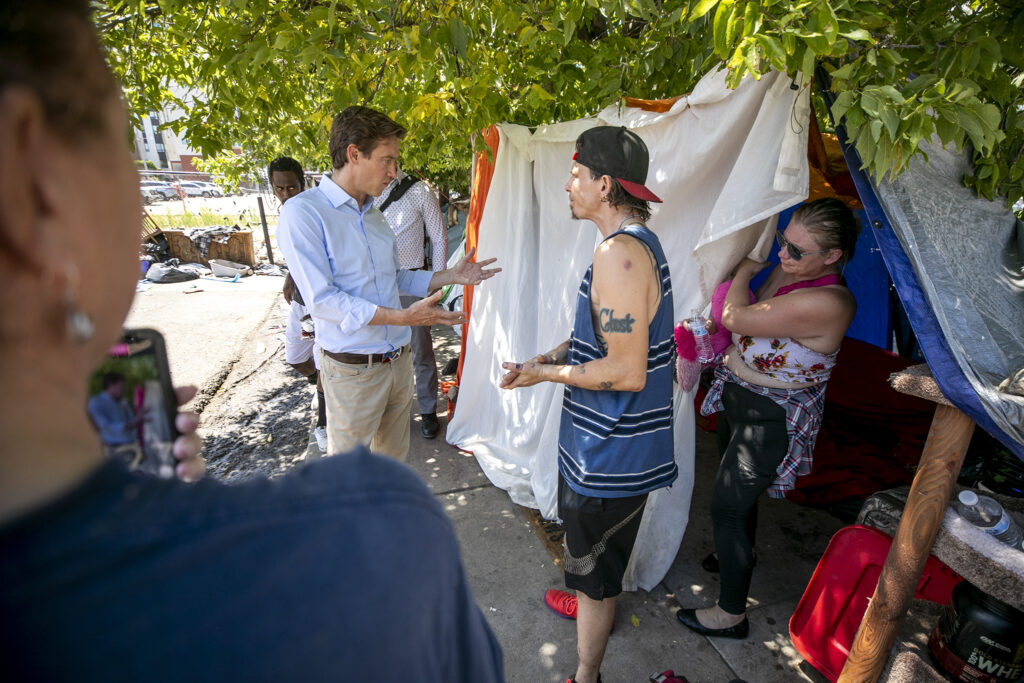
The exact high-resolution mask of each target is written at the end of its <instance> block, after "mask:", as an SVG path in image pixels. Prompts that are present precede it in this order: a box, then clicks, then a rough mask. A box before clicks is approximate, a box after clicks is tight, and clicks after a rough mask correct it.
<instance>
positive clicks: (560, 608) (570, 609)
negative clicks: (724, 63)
mask: <svg viewBox="0 0 1024 683" xmlns="http://www.w3.org/2000/svg"><path fill="white" fill-rule="evenodd" d="M544 602H545V604H547V606H548V607H549V608H550V609H551V611H552V612H554V613H555V614H557V615H558V616H560V617H564V618H566V619H575V618H576V596H575V595H573V594H572V593H566V592H565V591H560V590H555V589H554V588H552V589H550V590H547V591H544Z"/></svg>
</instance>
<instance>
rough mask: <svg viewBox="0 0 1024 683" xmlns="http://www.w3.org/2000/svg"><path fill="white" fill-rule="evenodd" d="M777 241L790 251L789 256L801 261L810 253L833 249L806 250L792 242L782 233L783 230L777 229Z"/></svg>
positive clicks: (820, 252)
mask: <svg viewBox="0 0 1024 683" xmlns="http://www.w3.org/2000/svg"><path fill="white" fill-rule="evenodd" d="M775 241H776V242H778V243H779V248H781V249H785V250H786V251H788V252H789V258H791V259H793V260H794V261H799V260H800V259H802V258H803V257H804V256H808V255H810V254H825V253H827V252H830V251H832V250H831V249H819V250H818V251H804V250H802V249H801V248H800V247H798V246H796V245H795V244H793V243H792V242H790V241H789V240H787V239H786V236H785V235H783V234H782V231H781V230H776V231H775Z"/></svg>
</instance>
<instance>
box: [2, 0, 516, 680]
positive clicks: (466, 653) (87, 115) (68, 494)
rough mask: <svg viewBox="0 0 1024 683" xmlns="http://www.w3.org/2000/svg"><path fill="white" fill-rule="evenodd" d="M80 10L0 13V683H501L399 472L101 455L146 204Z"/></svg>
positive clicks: (482, 625)
mask: <svg viewBox="0 0 1024 683" xmlns="http://www.w3.org/2000/svg"><path fill="white" fill-rule="evenodd" d="M92 4H93V3H91V2H89V0H4V1H3V2H0V376H2V377H3V395H2V397H0V435H2V438H3V445H2V446H0V642H3V646H4V654H3V656H2V657H0V680H3V681H37V680H67V681H112V680H132V681H138V680H145V681H156V680H159V681H189V680H201V681H210V680H245V681H250V680H297V681H322V680H337V679H339V678H344V679H345V680H353V681H370V680H374V681H398V680H409V679H410V677H411V678H414V679H415V680H417V681H434V682H437V683H450V682H454V683H458V682H461V681H474V682H476V681H484V682H487V683H493V682H495V681H500V680H503V675H502V661H501V649H500V648H499V647H498V644H497V641H496V640H495V639H494V636H493V634H492V633H491V631H490V629H489V627H488V626H487V623H486V622H485V621H484V618H483V615H482V614H481V613H480V610H479V608H478V607H477V606H476V603H475V601H474V600H473V597H472V594H471V593H470V590H469V586H468V583H467V581H466V578H465V572H464V570H463V567H462V563H461V560H460V558H459V550H458V542H457V540H456V538H455V533H454V529H453V527H452V524H451V521H450V520H449V519H448V517H447V516H446V515H445V513H444V510H443V509H442V508H441V506H440V504H439V503H438V502H437V500H436V498H435V497H434V495H433V494H432V493H431V492H430V491H429V490H428V489H427V488H426V486H425V485H424V484H423V482H422V481H420V480H419V478H418V477H417V476H416V475H415V473H413V472H412V471H411V470H409V469H408V468H407V467H405V466H403V465H401V464H400V463H398V462H395V461H394V460H392V459H389V458H383V457H380V456H375V455H372V454H370V453H369V452H368V451H366V449H363V448H359V449H355V450H353V451H352V452H350V453H346V454H343V455H339V456H338V457H335V458H327V459H325V460H323V461H320V462H317V463H314V464H313V465H309V466H307V467H304V468H301V469H299V470H297V471H295V472H293V473H290V474H289V476H286V477H281V478H279V479H276V480H274V481H269V480H266V479H264V478H261V477H252V478H249V479H246V480H245V481H241V482H238V483H237V484H233V485H231V486H226V485H224V484H221V483H218V482H216V481H212V480H209V479H205V480H202V481H199V482H196V483H193V484H184V483H182V482H180V481H175V480H174V479H161V478H157V477H149V476H143V475H138V474H135V473H131V472H128V471H127V470H126V469H125V468H124V466H122V465H121V464H119V463H117V462H115V461H113V460H109V459H107V458H105V457H104V455H103V451H102V448H101V446H100V441H99V439H98V437H97V435H96V433H95V432H94V431H93V429H92V426H91V425H90V423H89V420H88V419H87V417H86V410H85V407H86V398H87V393H88V392H87V378H88V376H89V373H90V372H91V371H92V370H93V368H95V367H96V365H97V364H98V363H99V362H100V360H101V359H102V358H103V357H104V355H105V352H106V351H107V349H108V348H109V347H110V345H111V344H112V343H113V342H114V341H115V340H117V339H118V337H119V332H120V327H121V324H122V322H123V321H124V318H125V315H126V314H127V312H128V307H129V304H130V302H131V298H132V294H133V291H134V289H135V287H134V285H135V280H136V278H137V277H138V272H139V269H138V260H137V252H138V247H139V234H140V233H139V231H140V223H141V207H140V197H139V185H138V175H137V173H136V170H135V166H134V164H133V162H132V158H131V154H130V152H129V149H128V144H127V140H128V135H127V132H128V127H127V117H126V115H125V111H124V106H123V104H122V102H121V99H120V96H119V91H118V87H117V84H116V83H115V81H114V79H113V77H112V76H111V74H110V71H109V70H108V69H107V67H106V65H105V63H104V56H103V54H102V52H101V49H100V47H99V44H98V41H97V37H96V34H95V29H94V28H93V25H92V22H91V17H90V14H89V10H90V7H91V5H92ZM179 398H181V399H183V398H185V397H184V396H182V395H181V394H179ZM177 425H178V429H179V430H180V431H181V432H183V433H185V434H186V436H183V437H181V438H179V439H177V440H176V441H175V443H174V446H173V449H174V452H175V453H176V455H177V456H178V458H179V463H178V465H177V474H178V476H179V477H180V478H186V479H191V478H195V477H197V476H198V475H200V474H201V472H202V462H201V460H199V459H198V452H199V441H198V439H197V438H196V436H195V434H194V431H195V426H196V421H195V417H194V416H190V415H184V416H181V415H179V416H178V420H177ZM410 558H413V559H414V560H415V561H412V562H410V561H409V559H410ZM399 614H400V615H401V617H402V618H396V616H395V615H399Z"/></svg>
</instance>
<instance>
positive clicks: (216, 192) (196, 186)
mask: <svg viewBox="0 0 1024 683" xmlns="http://www.w3.org/2000/svg"><path fill="white" fill-rule="evenodd" d="M178 187H180V188H181V190H182V192H184V193H185V194H186V195H188V196H189V197H220V196H221V194H222V193H221V191H220V189H219V188H218V187H217V186H216V185H214V184H213V183H205V182H201V181H199V180H182V181H181V182H179V183H178Z"/></svg>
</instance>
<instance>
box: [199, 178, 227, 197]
mask: <svg viewBox="0 0 1024 683" xmlns="http://www.w3.org/2000/svg"><path fill="white" fill-rule="evenodd" d="M196 185H199V186H201V187H203V188H204V189H207V190H209V191H210V196H211V197H223V196H224V193H223V192H222V191H221V189H220V188H219V187H217V185H216V184H214V183H206V182H199V181H196ZM204 196H205V195H204Z"/></svg>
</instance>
